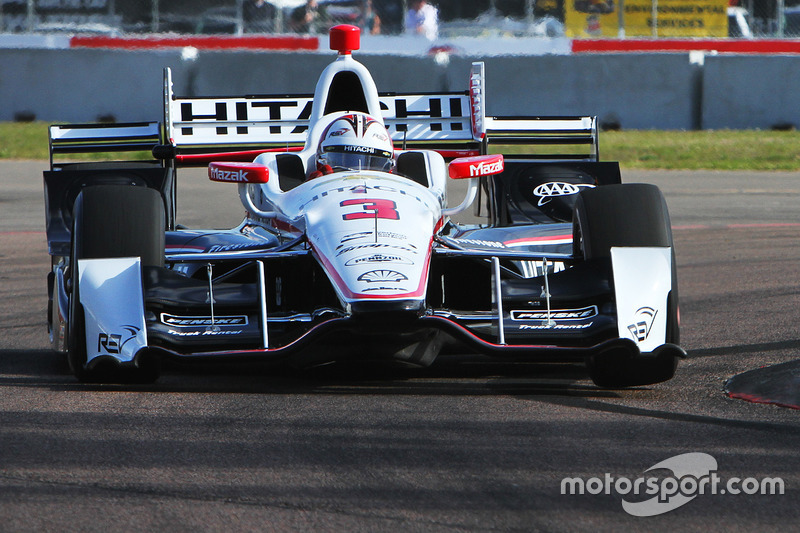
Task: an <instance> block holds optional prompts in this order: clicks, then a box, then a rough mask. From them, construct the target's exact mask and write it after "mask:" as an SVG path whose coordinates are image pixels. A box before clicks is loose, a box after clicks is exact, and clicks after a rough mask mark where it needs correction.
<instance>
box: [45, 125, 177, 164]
mask: <svg viewBox="0 0 800 533" xmlns="http://www.w3.org/2000/svg"><path fill="white" fill-rule="evenodd" d="M49 133H50V135H49V136H50V168H51V169H52V168H53V164H54V162H55V157H56V156H57V155H65V154H86V153H92V152H135V151H148V152H149V151H151V150H152V149H153V148H154V147H155V146H158V145H159V144H160V143H161V142H162V140H161V131H160V125H159V123H158V122H130V123H120V124H68V125H53V126H50V130H49Z"/></svg>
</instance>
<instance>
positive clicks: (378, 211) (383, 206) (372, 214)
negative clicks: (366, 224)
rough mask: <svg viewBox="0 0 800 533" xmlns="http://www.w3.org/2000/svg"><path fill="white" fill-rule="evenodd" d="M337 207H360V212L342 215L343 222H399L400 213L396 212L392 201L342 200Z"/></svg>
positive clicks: (395, 206) (395, 205)
mask: <svg viewBox="0 0 800 533" xmlns="http://www.w3.org/2000/svg"><path fill="white" fill-rule="evenodd" d="M339 205H340V206H341V207H348V206H361V210H359V211H356V212H354V213H345V214H344V215H342V219H343V220H358V219H361V218H385V219H388V220H400V213H398V212H397V204H396V203H395V202H393V201H392V200H384V199H368V198H359V199H351V200H344V201H343V202H341V203H340V204H339Z"/></svg>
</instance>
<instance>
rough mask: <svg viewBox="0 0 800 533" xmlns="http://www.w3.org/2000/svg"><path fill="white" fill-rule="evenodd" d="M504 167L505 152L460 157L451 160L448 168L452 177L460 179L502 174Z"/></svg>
mask: <svg viewBox="0 0 800 533" xmlns="http://www.w3.org/2000/svg"><path fill="white" fill-rule="evenodd" d="M503 168H505V167H504V164H503V154H495V155H476V156H474V157H459V158H458V159H453V160H452V161H451V162H450V166H449V167H448V169H447V170H448V173H449V174H450V177H451V178H453V179H456V180H459V179H464V178H478V177H480V176H491V175H492V174H500V173H501V172H503Z"/></svg>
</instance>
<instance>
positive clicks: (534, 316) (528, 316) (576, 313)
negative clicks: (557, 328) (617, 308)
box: [511, 305, 597, 320]
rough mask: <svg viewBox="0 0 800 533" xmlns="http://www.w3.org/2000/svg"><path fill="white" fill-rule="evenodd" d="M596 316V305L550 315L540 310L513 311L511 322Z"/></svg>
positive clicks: (551, 312) (555, 310) (582, 318)
mask: <svg viewBox="0 0 800 533" xmlns="http://www.w3.org/2000/svg"><path fill="white" fill-rule="evenodd" d="M595 316H597V306H596V305H592V306H590V307H584V308H583V309H552V310H551V311H550V313H548V312H547V311H545V310H539V309H536V310H530V311H511V320H547V319H550V320H584V319H586V318H593V317H595Z"/></svg>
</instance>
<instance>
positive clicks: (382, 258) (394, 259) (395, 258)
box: [344, 254, 414, 266]
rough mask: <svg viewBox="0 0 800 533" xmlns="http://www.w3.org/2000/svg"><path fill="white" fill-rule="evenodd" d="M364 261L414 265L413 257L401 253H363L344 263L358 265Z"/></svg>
mask: <svg viewBox="0 0 800 533" xmlns="http://www.w3.org/2000/svg"><path fill="white" fill-rule="evenodd" d="M364 263H396V264H400V265H413V264H414V262H413V261H412V260H411V259H408V258H406V257H402V256H399V255H390V254H370V255H362V256H360V257H355V258H353V259H350V260H349V261H347V262H346V263H345V264H344V265H345V266H356V265H361V264H364Z"/></svg>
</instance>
